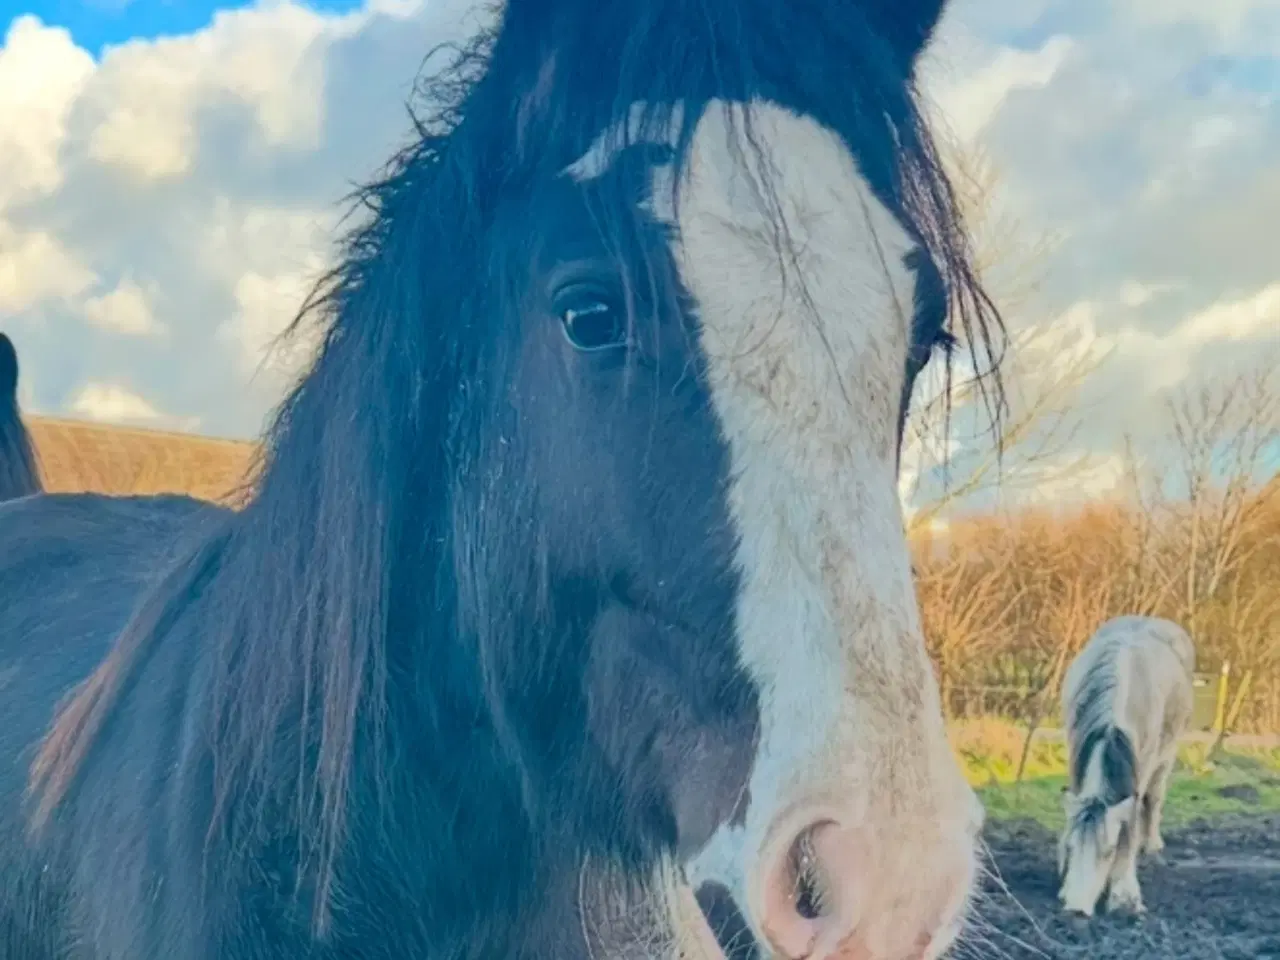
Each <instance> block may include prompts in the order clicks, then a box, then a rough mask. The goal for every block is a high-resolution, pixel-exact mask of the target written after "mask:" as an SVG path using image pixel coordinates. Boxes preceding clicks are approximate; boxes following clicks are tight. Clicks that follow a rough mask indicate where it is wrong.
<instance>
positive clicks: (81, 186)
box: [0, 0, 1280, 496]
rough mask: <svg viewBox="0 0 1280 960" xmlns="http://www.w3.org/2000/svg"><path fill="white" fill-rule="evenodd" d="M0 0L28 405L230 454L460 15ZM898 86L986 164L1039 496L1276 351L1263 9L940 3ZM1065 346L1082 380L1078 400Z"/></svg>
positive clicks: (6, 186) (1115, 459)
mask: <svg viewBox="0 0 1280 960" xmlns="http://www.w3.org/2000/svg"><path fill="white" fill-rule="evenodd" d="M3 3H4V5H3V6H0V29H3V31H4V33H3V40H2V45H0V328H3V329H5V331H6V332H7V333H9V334H10V335H11V336H12V337H13V338H14V340H15V342H16V343H17V344H18V348H19V350H20V351H21V353H22V355H23V364H24V366H23V368H24V383H23V386H22V390H23V394H22V396H23V401H24V403H25V404H26V405H27V406H28V407H29V408H30V409H32V410H33V411H36V412H40V413H46V414H58V415H64V416H76V417H90V418H96V419H101V420H108V421H114V422H126V423H134V424H141V425H150V426H156V427H168V428H178V429H191V430H198V431H201V432H206V433H212V434H219V435H230V436H252V435H254V434H255V433H256V432H257V431H258V430H259V429H260V427H261V425H262V422H263V419H264V417H265V416H266V415H267V413H268V411H269V410H270V409H271V407H272V405H273V404H274V403H275V402H276V401H277V400H278V398H279V396H280V392H281V390H282V389H283V385H284V384H285V383H286V382H287V380H288V377H289V376H290V373H291V371H292V369H293V367H291V366H290V358H273V357H268V356H267V355H266V354H264V347H265V345H266V344H267V343H268V342H269V341H270V339H271V337H272V336H273V335H274V333H275V332H277V331H278V330H279V329H280V328H281V326H282V325H283V324H284V323H285V322H286V321H287V320H288V319H289V317H290V316H291V315H292V313H293V311H294V310H295V309H296V307H297V305H298V304H299V302H300V301H301V299H302V296H303V295H304V293H305V292H306V290H307V288H308V286H309V284H310V282H311V281H312V279H313V278H314V277H315V276H316V275H317V274H319V273H320V272H321V271H322V270H323V269H324V268H325V267H326V266H327V265H328V264H329V263H330V262H331V253H332V248H331V246H330V239H331V237H332V236H333V230H334V226H335V224H336V221H337V219H338V217H339V215H340V214H341V213H342V212H343V207H342V206H341V200H342V198H343V196H344V195H345V194H346V193H347V192H348V190H349V189H350V187H351V185H352V183H353V182H358V181H362V180H365V179H367V178H368V177H369V176H370V175H371V174H373V173H374V172H375V171H376V170H377V168H378V167H379V166H380V164H381V163H382V162H383V161H385V160H386V158H387V157H388V156H390V155H391V153H392V152H393V151H394V150H395V149H396V148H397V147H399V146H400V145H402V144H403V143H404V141H405V139H406V138H407V137H408V136H409V133H410V131H409V128H408V124H407V121H406V116H405V111H404V106H403V105H404V101H405V98H406V97H407V95H408V94H409V91H410V88H411V85H412V82H413V80H414V77H415V74H416V72H417V71H418V69H419V67H420V64H421V61H422V57H423V56H424V54H425V53H426V52H427V50H428V49H429V48H431V47H432V46H434V45H435V44H436V43H439V42H441V41H443V40H447V39H450V38H454V37H457V36H458V35H459V33H460V32H464V31H465V30H466V29H468V27H467V24H468V23H473V22H474V21H469V20H468V19H467V18H468V17H469V16H472V15H473V14H474V7H473V2H472V0H361V2H356V0H318V2H310V3H305V4H302V3H289V2H284V0H272V2H268V3H258V4H249V3H225V2H210V0H21V2H19V3H18V4H14V3H13V2H12V0H3ZM924 87H925V90H926V93H927V94H928V96H929V98H930V101H931V102H932V103H933V104H934V105H935V108H936V113H937V115H938V117H939V120H940V121H943V122H944V123H945V128H944V127H940V128H939V129H940V130H944V132H945V133H946V135H947V137H948V143H950V144H951V145H952V148H953V155H954V156H955V157H957V158H959V160H960V162H961V164H962V166H963V167H964V168H965V169H966V170H967V171H968V172H969V173H970V174H973V173H975V172H977V173H978V174H980V175H978V176H976V177H966V178H965V182H967V183H978V184H980V185H983V189H981V190H974V191H971V192H973V193H974V196H973V198H971V199H974V201H975V203H977V200H979V199H980V200H981V203H977V205H976V206H975V209H974V216H973V219H972V224H973V227H974V229H975V232H976V235H977V238H978V243H979V248H980V252H981V255H982V259H983V260H984V262H987V263H988V265H989V267H990V269H989V273H988V279H989V281H990V284H991V287H992V290H993V292H994V293H995V294H996V296H997V298H998V299H999V300H1000V301H1001V302H1002V303H1003V304H1004V305H1005V307H1006V313H1007V315H1008V318H1009V321H1010V324H1011V326H1012V328H1013V330H1014V333H1015V335H1016V336H1017V337H1018V338H1019V342H1020V343H1021V344H1022V345H1023V346H1022V348H1021V350H1020V352H1019V355H1018V358H1017V359H1018V364H1017V366H1016V369H1015V370H1014V371H1013V374H1014V380H1015V386H1016V398H1017V399H1016V404H1021V406H1022V407H1023V408H1024V409H1029V408H1031V407H1033V406H1034V405H1035V403H1036V402H1041V403H1050V404H1051V405H1054V406H1059V407H1066V408H1069V409H1070V410H1071V411H1074V414H1073V416H1074V421H1072V418H1071V417H1068V418H1066V420H1065V421H1063V422H1062V423H1055V424H1048V425H1045V424H1042V425H1040V426H1039V427H1038V428H1037V430H1036V431H1034V434H1035V436H1036V439H1037V442H1039V441H1043V444H1044V447H1045V449H1046V450H1052V451H1053V457H1052V458H1051V459H1053V460H1054V462H1058V461H1061V462H1062V463H1064V464H1065V463H1072V464H1074V463H1076V462H1077V461H1080V460H1082V459H1083V460H1087V461H1088V464H1087V466H1088V469H1087V471H1086V472H1085V473H1083V474H1076V475H1075V479H1073V480H1071V481H1070V482H1069V483H1066V482H1063V481H1061V480H1059V481H1058V482H1057V485H1056V487H1055V486H1054V484H1053V483H1051V482H1049V481H1048V480H1045V482H1044V484H1042V487H1043V489H1045V490H1053V491H1055V492H1054V493H1053V495H1054V496H1068V495H1089V494H1092V493H1104V492H1106V491H1107V489H1109V485H1114V483H1115V482H1116V478H1117V475H1118V470H1119V463H1120V461H1119V451H1120V449H1121V446H1122V441H1123V438H1124V436H1125V435H1126V434H1127V435H1130V436H1131V437H1133V438H1134V439H1135V442H1136V443H1137V444H1138V447H1139V448H1140V449H1141V450H1143V451H1146V452H1147V453H1149V454H1151V455H1153V456H1154V455H1155V454H1157V453H1159V451H1160V450H1161V449H1163V448H1162V446H1161V445H1162V444H1165V443H1166V440H1165V438H1166V436H1167V433H1168V422H1167V417H1166V416H1165V413H1164V410H1165V402H1166V399H1167V396H1168V391H1170V390H1178V389H1184V388H1187V387H1190V386H1192V385H1194V384H1196V383H1197V382H1201V381H1204V380H1205V379H1206V378H1208V379H1214V378H1218V379H1222V378H1225V377H1229V376H1232V375H1234V372H1235V371H1238V370H1245V369H1248V368H1249V367H1250V365H1251V364H1252V365H1255V366H1256V365H1257V364H1258V363H1259V362H1262V358H1266V357H1271V356H1280V353H1277V351H1280V261H1278V260H1277V258H1276V253H1275V251H1276V241H1275V230H1276V227H1275V225H1276V224H1277V223H1280V162H1277V161H1278V159H1280V4H1277V3H1276V2H1275V0H1214V2H1213V3H1205V2H1202V0H953V2H952V6H951V8H950V10H949V12H948V14H947V16H946V18H945V20H944V22H943V24H942V26H941V28H940V30H939V32H938V38H937V42H936V43H935V45H934V47H933V49H932V51H931V52H930V55H929V57H928V58H927V61H926V65H925V71H924ZM979 194H980V197H979ZM1081 357H1086V358H1087V357H1097V358H1102V359H1100V360H1099V363H1098V364H1097V365H1096V368H1091V369H1092V372H1091V373H1090V375H1089V376H1088V377H1087V378H1086V379H1084V380H1082V381H1080V382H1078V383H1076V382H1073V378H1072V377H1071V376H1069V375H1068V372H1069V368H1070V366H1071V364H1070V363H1069V361H1070V360H1071V358H1081ZM1086 366H1087V364H1086ZM1037 398H1039V401H1037ZM1046 398H1047V400H1046ZM1016 404H1015V405H1016ZM1015 414H1016V410H1015ZM1059 419H1061V418H1059ZM1067 421H1072V422H1067ZM960 422H964V421H963V418H960ZM1067 428H1070V429H1067ZM1055 431H1058V432H1055ZM1064 437H1065V438H1066V439H1063V438H1064ZM958 442H959V443H960V444H961V446H962V447H963V448H964V449H966V450H967V451H969V455H970V456H978V453H979V452H978V451H977V450H976V448H975V447H974V446H973V442H972V438H965V437H960V438H958ZM1051 466H1052V464H1051ZM923 472H924V473H925V475H927V474H928V471H927V469H924V471H923ZM1050 472H1052V471H1050ZM1037 482H1039V480H1037Z"/></svg>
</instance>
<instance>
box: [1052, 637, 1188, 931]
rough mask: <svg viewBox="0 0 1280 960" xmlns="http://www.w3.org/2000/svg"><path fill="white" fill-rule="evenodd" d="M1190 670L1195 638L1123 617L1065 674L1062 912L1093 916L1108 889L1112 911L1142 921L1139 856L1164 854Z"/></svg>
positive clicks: (1060, 859) (1060, 850)
mask: <svg viewBox="0 0 1280 960" xmlns="http://www.w3.org/2000/svg"><path fill="white" fill-rule="evenodd" d="M1194 667H1195V649H1194V647H1193V645H1192V642H1191V637H1190V636H1189V635H1188V634H1187V632H1186V631H1185V630H1183V629H1182V628H1181V627H1180V626H1178V625H1177V624H1176V623H1172V622H1171V621H1169V620H1162V619H1160V618H1158V617H1137V616H1124V617H1116V618H1115V619H1113V620H1108V621H1107V622H1106V623H1104V624H1103V625H1102V626H1101V627H1100V628H1099V629H1098V631H1097V633H1095V634H1094V635H1093V637H1091V638H1090V640H1089V642H1088V643H1087V644H1085V647H1084V649H1083V650H1081V651H1080V654H1079V656H1077V657H1076V659H1075V661H1074V662H1073V663H1072V664H1071V668H1070V669H1069V670H1068V671H1067V676H1066V681H1065V683H1064V684H1063V691H1062V702H1063V720H1064V724H1065V727H1066V730H1067V742H1068V744H1069V749H1070V757H1071V771H1070V775H1071V783H1070V786H1069V787H1068V789H1067V791H1066V793H1065V795H1064V798H1065V803H1066V812H1067V822H1066V826H1065V827H1064V829H1063V832H1062V837H1061V840H1060V841H1059V845H1058V869H1059V873H1060V875H1061V878H1062V887H1061V889H1060V891H1059V894H1058V897H1059V899H1060V900H1061V901H1062V906H1063V909H1065V910H1067V911H1070V912H1073V913H1080V914H1083V915H1085V916H1092V915H1093V912H1094V909H1095V907H1096V906H1097V903H1098V900H1099V899H1100V898H1101V896H1102V893H1103V890H1104V889H1105V888H1107V887H1108V885H1109V886H1110V892H1109V893H1108V895H1107V909H1108V910H1117V911H1128V912H1133V913H1141V912H1143V910H1144V906H1143V903H1142V891H1141V889H1140V888H1139V887H1138V873H1137V861H1138V853H1139V848H1141V849H1142V850H1145V851H1146V852H1148V853H1156V852H1158V851H1159V850H1161V849H1162V848H1163V847H1164V841H1163V840H1162V839H1161V837H1160V817H1161V813H1162V810H1163V808H1164V799H1165V791H1166V790H1167V789H1168V786H1169V776H1170V774H1171V773H1172V772H1173V767H1174V762H1175V760H1176V756H1177V752H1178V737H1179V736H1180V735H1181V734H1182V733H1183V731H1184V730H1186V728H1187V724H1188V723H1189V722H1190V719H1191V698H1192V678H1191V675H1192V671H1193V669H1194Z"/></svg>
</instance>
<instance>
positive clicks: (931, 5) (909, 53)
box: [865, 0, 947, 72]
mask: <svg viewBox="0 0 1280 960" xmlns="http://www.w3.org/2000/svg"><path fill="white" fill-rule="evenodd" d="M946 8H947V0H866V8H865V9H866V14H867V19H869V20H870V21H871V24H872V26H874V27H875V29H876V32H878V33H879V34H880V36H882V37H883V38H884V39H885V40H886V41H888V43H889V46H890V47H892V48H893V52H894V55H895V57H896V59H897V60H898V63H899V64H900V65H901V66H902V67H903V68H905V69H906V70H907V71H908V72H911V71H912V70H914V69H915V65H916V59H917V58H918V57H919V56H920V53H921V51H923V50H924V48H925V47H926V46H928V45H929V40H930V39H931V38H932V37H933V31H934V28H935V27H937V25H938V21H939V20H941V19H942V14H943V11H944V10H946Z"/></svg>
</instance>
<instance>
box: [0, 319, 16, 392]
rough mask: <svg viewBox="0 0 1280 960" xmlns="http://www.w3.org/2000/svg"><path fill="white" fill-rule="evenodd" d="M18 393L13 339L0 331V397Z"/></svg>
mask: <svg viewBox="0 0 1280 960" xmlns="http://www.w3.org/2000/svg"><path fill="white" fill-rule="evenodd" d="M17 393H18V351H17V350H15V349H13V341H12V340H10V339H9V338H8V337H6V336H5V335H4V334H3V333H0V399H11V398H13V397H15V396H16V395H17Z"/></svg>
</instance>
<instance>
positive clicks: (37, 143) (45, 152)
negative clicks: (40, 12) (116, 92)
mask: <svg viewBox="0 0 1280 960" xmlns="http://www.w3.org/2000/svg"><path fill="white" fill-rule="evenodd" d="M93 71H94V63H93V58H92V57H91V56H89V54H88V53H86V52H85V51H84V50H81V49H80V48H79V47H77V46H76V45H75V43H74V42H73V41H72V39H71V35H70V34H69V33H68V32H67V31H66V30H63V29H60V28H50V27H45V26H43V25H42V24H41V23H40V21H39V20H38V19H36V18H35V17H33V16H30V15H26V16H20V17H17V18H15V19H14V20H13V22H12V23H10V25H9V30H8V32H7V34H6V35H5V40H4V46H3V48H0V210H2V209H3V208H4V206H5V205H6V203H7V202H8V201H11V200H12V199H13V198H15V197H17V196H21V195H31V194H39V195H44V194H47V193H49V192H50V191H52V190H55V189H57V187H58V185H59V184H60V183H61V182H62V175H63V172H62V168H61V166H60V164H59V160H58V151H59V148H60V146H61V144H62V140H63V137H64V136H65V135H66V123H67V116H68V114H69V112H70V110H71V108H72V106H73V105H74V104H75V102H76V99H77V97H79V96H80V94H81V92H82V91H83V90H84V87H85V85H86V83H88V81H89V79H90V77H91V76H92V74H93Z"/></svg>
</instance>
